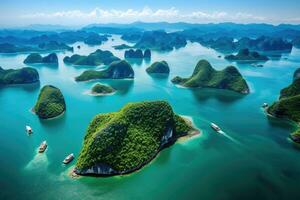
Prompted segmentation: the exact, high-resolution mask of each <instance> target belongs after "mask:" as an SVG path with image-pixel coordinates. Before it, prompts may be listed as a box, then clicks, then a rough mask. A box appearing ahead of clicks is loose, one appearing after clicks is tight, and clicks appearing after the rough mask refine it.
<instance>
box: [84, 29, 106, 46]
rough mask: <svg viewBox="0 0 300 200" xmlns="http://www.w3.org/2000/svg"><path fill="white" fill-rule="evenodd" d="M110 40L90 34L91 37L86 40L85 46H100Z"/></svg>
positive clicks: (103, 36)
mask: <svg viewBox="0 0 300 200" xmlns="http://www.w3.org/2000/svg"><path fill="white" fill-rule="evenodd" d="M107 40H108V38H107V37H106V36H105V35H99V34H97V33H94V32H92V33H90V34H89V36H88V37H87V38H86V39H85V40H84V43H85V44H88V45H100V44H102V42H105V41H107Z"/></svg>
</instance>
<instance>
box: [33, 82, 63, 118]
mask: <svg viewBox="0 0 300 200" xmlns="http://www.w3.org/2000/svg"><path fill="white" fill-rule="evenodd" d="M65 110H66V104H65V99H64V96H63V94H62V93H61V91H60V90H59V89H58V88H56V87H54V86H52V85H46V86H44V87H43V88H42V90H41V92H40V94H39V97H38V100H37V102H36V104H35V106H34V108H33V111H34V112H35V113H36V114H37V115H38V116H39V118H42V119H48V118H53V117H57V116H58V115H60V114H62V113H63V112H64V111H65Z"/></svg>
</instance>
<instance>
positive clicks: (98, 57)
mask: <svg viewBox="0 0 300 200" xmlns="http://www.w3.org/2000/svg"><path fill="white" fill-rule="evenodd" d="M117 60H120V59H119V58H117V57H116V56H114V55H113V54H112V53H111V52H110V51H102V50H101V49H97V50H96V51H95V52H93V53H91V54H89V55H88V56H81V55H78V54H74V55H72V56H71V57H69V56H66V57H65V58H64V62H65V63H67V64H74V65H89V66H97V65H102V64H104V65H109V64H110V63H112V62H114V61H117Z"/></svg>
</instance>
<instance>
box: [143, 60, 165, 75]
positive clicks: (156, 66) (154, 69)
mask: <svg viewBox="0 0 300 200" xmlns="http://www.w3.org/2000/svg"><path fill="white" fill-rule="evenodd" d="M146 71H147V72H148V73H160V74H168V73H170V68H169V65H168V63H167V62H166V61H161V62H154V63H153V64H152V65H151V66H150V67H148V68H147V69H146Z"/></svg>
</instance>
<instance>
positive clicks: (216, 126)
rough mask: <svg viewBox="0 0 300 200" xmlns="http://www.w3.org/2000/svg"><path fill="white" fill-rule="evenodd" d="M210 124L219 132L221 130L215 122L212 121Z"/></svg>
mask: <svg viewBox="0 0 300 200" xmlns="http://www.w3.org/2000/svg"><path fill="white" fill-rule="evenodd" d="M210 126H211V127H212V128H213V129H214V130H215V131H217V132H219V131H221V129H220V127H219V126H218V125H216V124H214V123H210Z"/></svg>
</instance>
